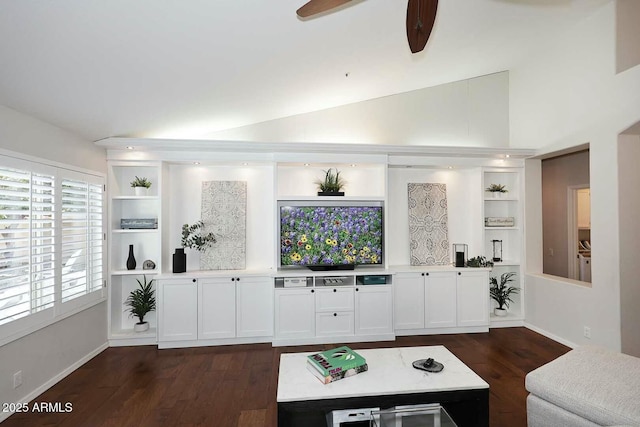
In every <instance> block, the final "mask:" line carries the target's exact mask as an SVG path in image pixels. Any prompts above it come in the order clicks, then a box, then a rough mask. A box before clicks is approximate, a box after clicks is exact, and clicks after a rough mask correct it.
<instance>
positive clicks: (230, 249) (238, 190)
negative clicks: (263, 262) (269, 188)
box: [200, 181, 247, 270]
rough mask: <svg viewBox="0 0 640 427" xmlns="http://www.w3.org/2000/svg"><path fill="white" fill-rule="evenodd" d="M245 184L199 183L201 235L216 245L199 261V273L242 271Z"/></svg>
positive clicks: (245, 223) (244, 259)
mask: <svg viewBox="0 0 640 427" xmlns="http://www.w3.org/2000/svg"><path fill="white" fill-rule="evenodd" d="M246 218H247V183H246V182H245V181H205V182H203V183H202V220H203V222H204V224H205V230H204V231H205V233H208V232H210V231H211V232H213V234H214V235H215V236H216V240H217V242H216V243H214V245H213V247H211V248H209V249H207V250H206V251H205V252H204V253H202V255H201V257H200V269H201V270H243V269H244V268H245V263H246V237H247V219H246Z"/></svg>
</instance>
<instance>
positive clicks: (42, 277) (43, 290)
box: [31, 174, 56, 312]
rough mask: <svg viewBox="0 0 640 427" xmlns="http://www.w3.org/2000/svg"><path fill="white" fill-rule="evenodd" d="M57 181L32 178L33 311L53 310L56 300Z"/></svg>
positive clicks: (44, 177) (46, 178) (37, 177)
mask: <svg viewBox="0 0 640 427" xmlns="http://www.w3.org/2000/svg"><path fill="white" fill-rule="evenodd" d="M54 197H55V181H54V177H53V176H46V175H38V174H33V175H32V176H31V218H32V219H31V296H32V298H31V308H32V310H31V311H32V312H37V311H40V310H44V309H45V308H49V307H53V303H54V299H55V273H56V272H55V261H56V254H55V240H56V224H55V219H56V218H55V200H54Z"/></svg>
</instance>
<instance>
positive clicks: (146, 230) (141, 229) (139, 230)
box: [111, 228, 158, 234]
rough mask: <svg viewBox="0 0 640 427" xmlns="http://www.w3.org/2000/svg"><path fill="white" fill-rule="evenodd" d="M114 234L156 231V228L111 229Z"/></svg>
mask: <svg viewBox="0 0 640 427" xmlns="http://www.w3.org/2000/svg"><path fill="white" fill-rule="evenodd" d="M111 232H112V233H114V234H138V233H157V232H158V229H157V228H136V229H133V230H132V229H124V230H123V229H116V230H111Z"/></svg>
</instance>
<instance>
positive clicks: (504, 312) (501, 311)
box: [493, 308, 507, 317]
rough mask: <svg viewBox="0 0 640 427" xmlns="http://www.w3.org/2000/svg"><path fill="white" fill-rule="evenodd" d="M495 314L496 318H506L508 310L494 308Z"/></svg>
mask: <svg viewBox="0 0 640 427" xmlns="http://www.w3.org/2000/svg"><path fill="white" fill-rule="evenodd" d="M493 313H494V314H495V315H496V316H499V317H504V316H506V315H507V310H506V309H505V308H494V309H493Z"/></svg>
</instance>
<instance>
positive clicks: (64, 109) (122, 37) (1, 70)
mask: <svg viewBox="0 0 640 427" xmlns="http://www.w3.org/2000/svg"><path fill="white" fill-rule="evenodd" d="M610 1H611V0H441V1H440V6H439V10H438V16H437V18H436V24H435V27H434V30H433V33H432V35H431V39H430V40H429V43H428V44H427V47H426V48H425V50H424V51H422V52H420V53H418V54H415V55H412V54H411V52H410V51H409V47H408V44H407V41H406V34H405V25H404V24H405V13H406V1H404V0H354V1H352V2H351V4H350V5H349V6H348V7H343V8H341V9H340V10H338V11H336V12H333V13H328V14H325V15H324V16H320V17H317V18H314V19H309V20H305V21H303V20H300V19H299V18H298V17H297V16H296V14H295V11H296V9H297V8H298V7H300V6H301V5H302V4H304V3H305V1H304V0H277V1H273V0H253V1H239V0H206V1H205V0H162V1H158V0H135V1H131V0H56V1H51V0H20V1H16V0H0V61H1V66H0V104H3V105H5V106H7V107H10V108H13V109H15V110H18V111H21V112H23V113H26V114H29V115H31V116H33V117H36V118H38V119H41V120H43V121H46V122H49V123H51V124H54V125H57V126H59V127H61V128H65V129H68V130H70V131H72V132H75V133H77V134H79V135H81V136H84V137H85V138H88V139H90V140H99V139H102V138H106V137H111V136H124V137H150V138H151V137H165V138H166V137H170V138H207V135H209V134H211V133H213V132H216V131H219V130H225V129H232V128H235V127H239V126H244V125H248V124H253V123H259V122H264V121H268V120H273V119H278V118H282V117H288V116H292V115H297V114H302V113H307V112H311V111H317V110H321V109H326V108H331V107H335V106H339V105H345V104H349V103H355V102H359V101H363V100H368V99H373V98H378V97H382V96H387V95H392V94H397V93H403V92H407V91H412V90H416V89H421V88H425V87H430V86H435V85H439V84H443V83H447V82H452V81H457V80H462V79H466V78H471V77H476V76H480V75H484V74H488V73H493V72H497V71H503V70H509V69H512V68H513V67H517V66H518V65H519V64H522V63H523V62H525V61H526V60H527V58H528V57H529V56H530V55H531V54H534V53H535V52H536V51H538V50H541V49H545V47H547V46H549V44H550V43H553V40H554V38H555V37H557V36H558V34H560V33H561V32H563V31H566V30H567V29H568V28H570V27H571V26H573V25H575V24H576V23H577V22H579V21H581V20H584V19H587V18H588V16H589V15H590V14H591V13H593V12H594V11H595V10H596V9H597V8H598V7H601V6H602V5H603V4H605V3H608V2H610ZM550 66H552V64H550Z"/></svg>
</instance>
